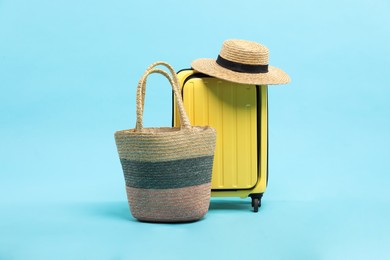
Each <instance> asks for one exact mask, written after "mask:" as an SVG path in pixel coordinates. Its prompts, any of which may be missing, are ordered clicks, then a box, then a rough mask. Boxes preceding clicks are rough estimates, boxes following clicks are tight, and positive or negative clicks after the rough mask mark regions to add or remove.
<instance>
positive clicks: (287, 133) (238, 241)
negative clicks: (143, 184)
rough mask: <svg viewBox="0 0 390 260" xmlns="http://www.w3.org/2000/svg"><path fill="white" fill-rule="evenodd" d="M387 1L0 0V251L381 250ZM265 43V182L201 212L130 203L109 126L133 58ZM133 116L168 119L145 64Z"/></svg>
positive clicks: (101, 255) (55, 254)
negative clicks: (254, 198) (172, 215)
mask: <svg viewBox="0 0 390 260" xmlns="http://www.w3.org/2000/svg"><path fill="white" fill-rule="evenodd" d="M389 14H390V2H389V1H387V0H364V1H346V0H337V1H336V0H330V1H314V2H313V1H281V0H280V1H254V0H253V1H246V0H243V1H226V0H225V1H221V0H219V1H206V0H197V1H192V0H189V1H173V0H167V1H123V0H114V1H92V0H87V1H75V0H66V1H65V0H59V1H48V0H47V1H44V0H39V1H23V0H13V1H11V0H0V140H1V143H0V259H2V260H3V259H389V258H390V249H388V245H389V244H390V225H389V219H390V195H389V194H390V193H389V191H388V190H389V187H390V186H389V184H390V167H389V155H390V153H389V146H390V134H389V133H390V116H389V115H390V102H389V101H390V100H389V97H390V84H389V79H388V75H389V73H390V15H389ZM230 38H240V39H247V40H252V41H257V42H260V43H263V44H265V45H266V46H268V47H269V49H270V64H271V65H274V66H277V67H279V68H282V69H283V70H285V71H286V72H287V73H288V74H289V75H290V76H291V78H292V82H291V84H289V85H287V86H277V87H272V88H270V89H269V109H270V112H269V116H270V121H269V123H270V125H269V130H270V161H269V162H270V181H269V187H268V190H267V192H266V194H265V196H264V199H263V207H262V208H261V209H260V211H259V213H258V214H254V213H253V212H251V211H250V200H249V199H246V200H241V199H235V198H227V199H213V200H212V202H211V208H210V211H209V213H208V214H207V215H206V217H205V218H204V219H203V220H202V221H200V222H196V223H191V224H182V225H166V224H146V223H139V222H137V221H135V220H134V219H133V218H132V217H131V216H130V213H129V210H128V206H127V201H126V195H125V189H124V179H123V176H122V171H121V166H120V163H119V159H118V156H117V152H116V147H115V143H114V137H113V133H114V131H116V130H121V129H127V128H132V127H134V125H135V88H136V84H137V81H138V79H139V77H140V76H141V75H142V73H143V71H144V70H145V68H146V67H147V66H148V65H149V64H150V63H151V62H154V61H157V60H165V61H167V62H169V63H171V64H172V65H173V66H174V67H175V68H176V69H177V70H179V69H182V68H187V67H189V66H190V64H191V61H192V60H194V59H197V58H202V57H210V58H212V57H216V56H217V54H218V52H219V50H220V47H221V44H222V42H223V41H224V40H226V39H230ZM149 83H150V84H149V85H148V90H149V91H148V95H147V100H146V112H145V123H146V125H147V126H163V125H165V126H168V125H170V123H171V121H170V120H171V114H170V113H171V100H170V95H171V92H170V90H169V85H168V84H167V83H166V82H165V81H163V80H160V79H159V78H158V77H157V76H153V77H151V79H150V81H149Z"/></svg>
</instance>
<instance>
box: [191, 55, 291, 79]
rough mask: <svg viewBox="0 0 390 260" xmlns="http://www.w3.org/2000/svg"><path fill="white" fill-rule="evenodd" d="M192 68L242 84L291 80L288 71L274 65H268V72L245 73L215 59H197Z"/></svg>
mask: <svg viewBox="0 0 390 260" xmlns="http://www.w3.org/2000/svg"><path fill="white" fill-rule="evenodd" d="M191 66H192V68H193V69H194V70H196V71H199V72H201V73H204V74H207V75H210V76H213V77H215V78H219V79H224V80H227V81H231V82H236V83H241V84H254V85H279V84H287V83H289V82H290V77H289V76H288V75H287V73H286V72H284V71H282V70H281V69H278V68H276V67H273V66H268V72H267V73H243V72H236V71H232V70H229V69H226V68H224V67H222V66H220V65H218V64H217V62H216V61H215V60H213V59H207V58H203V59H197V60H194V61H193V62H192V64H191Z"/></svg>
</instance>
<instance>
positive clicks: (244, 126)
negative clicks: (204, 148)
mask: <svg viewBox="0 0 390 260" xmlns="http://www.w3.org/2000/svg"><path fill="white" fill-rule="evenodd" d="M183 100H184V106H185V108H186V111H187V114H188V115H189V119H190V121H191V123H192V124H193V125H211V126H212V127H214V128H215V129H216V130H217V147H216V151H215V155H214V168H213V179H212V189H250V188H252V187H254V186H255V185H256V182H257V124H256V120H257V112H256V111H257V108H256V87H255V86H254V85H240V84H235V83H229V82H226V81H221V80H219V79H215V78H211V77H209V78H191V79H190V80H188V81H186V83H185V85H184V87H183Z"/></svg>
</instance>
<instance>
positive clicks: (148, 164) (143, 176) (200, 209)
mask: <svg viewBox="0 0 390 260" xmlns="http://www.w3.org/2000/svg"><path fill="white" fill-rule="evenodd" d="M158 65H162V66H165V67H166V68H168V70H169V71H170V74H169V73H167V72H166V71H165V70H162V69H158V68H155V67H156V66H158ZM152 73H159V74H162V75H163V76H165V77H166V78H167V79H168V80H169V82H170V83H171V85H172V88H173V92H174V95H175V97H176V99H177V105H178V110H179V114H180V121H181V127H180V128H169V127H159V128H143V125H142V117H143V108H144V98H145V88H146V79H147V77H148V75H150V74H152ZM136 102H137V103H136V106H137V123H136V127H135V128H134V129H129V130H122V131H117V132H116V133H115V142H116V145H117V149H118V153H119V158H120V161H121V164H122V169H123V172H124V175H125V182H126V191H127V198H128V202H129V206H130V211H131V214H132V215H133V216H134V217H135V218H137V219H139V220H141V221H150V222H185V221H194V220H198V219H200V218H202V217H203V216H204V215H205V214H206V213H207V211H208V208H209V204H210V191H211V172H212V166H213V159H214V149H215V141H216V132H215V130H214V129H213V128H211V127H208V126H206V127H199V126H191V124H190V121H189V119H188V116H187V114H186V112H185V110H184V106H183V101H182V98H181V95H180V90H179V83H178V79H177V76H176V73H175V71H174V70H173V68H172V67H171V66H170V65H169V64H167V63H165V62H156V63H153V64H152V65H150V66H149V67H148V68H147V70H146V71H145V73H144V75H143V76H142V77H141V79H140V81H139V83H138V88H137V100H136Z"/></svg>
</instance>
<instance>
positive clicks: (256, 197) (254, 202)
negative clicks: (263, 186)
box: [251, 194, 262, 212]
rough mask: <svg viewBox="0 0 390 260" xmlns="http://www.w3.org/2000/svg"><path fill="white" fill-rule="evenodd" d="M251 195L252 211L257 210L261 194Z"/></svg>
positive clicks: (259, 205)
mask: <svg viewBox="0 0 390 260" xmlns="http://www.w3.org/2000/svg"><path fill="white" fill-rule="evenodd" d="M251 197H252V207H253V212H258V211H259V208H260V207H261V197H262V194H261V195H255V194H253V195H251Z"/></svg>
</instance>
